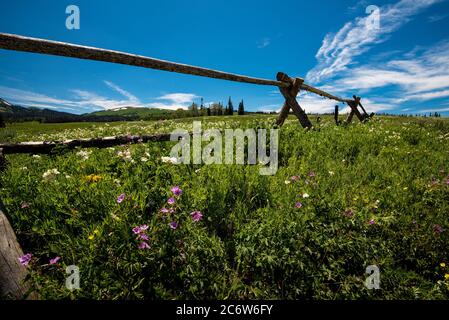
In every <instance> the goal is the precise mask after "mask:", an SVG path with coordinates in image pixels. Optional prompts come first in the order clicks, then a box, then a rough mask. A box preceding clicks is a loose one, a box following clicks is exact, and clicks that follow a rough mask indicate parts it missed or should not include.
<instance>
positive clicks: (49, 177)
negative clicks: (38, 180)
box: [42, 169, 60, 181]
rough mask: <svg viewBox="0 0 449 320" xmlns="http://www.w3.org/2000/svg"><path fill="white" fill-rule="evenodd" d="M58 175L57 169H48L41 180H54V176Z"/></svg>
mask: <svg viewBox="0 0 449 320" xmlns="http://www.w3.org/2000/svg"><path fill="white" fill-rule="evenodd" d="M58 174H60V172H59V171H58V169H50V170H47V171H45V172H44V174H43V175H42V178H44V180H47V181H49V180H53V179H54V178H56V176H57V175H58Z"/></svg>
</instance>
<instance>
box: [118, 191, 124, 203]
mask: <svg viewBox="0 0 449 320" xmlns="http://www.w3.org/2000/svg"><path fill="white" fill-rule="evenodd" d="M123 200H125V194H124V193H122V194H121V195H119V196H118V198H117V203H122V201H123Z"/></svg>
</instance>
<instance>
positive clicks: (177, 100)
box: [147, 93, 198, 110]
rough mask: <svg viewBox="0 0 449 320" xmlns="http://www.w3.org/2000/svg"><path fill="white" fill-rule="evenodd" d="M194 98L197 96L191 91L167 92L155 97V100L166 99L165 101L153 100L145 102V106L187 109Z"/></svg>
mask: <svg viewBox="0 0 449 320" xmlns="http://www.w3.org/2000/svg"><path fill="white" fill-rule="evenodd" d="M196 98H198V96H196V95H195V94H193V93H169V94H165V95H163V96H160V97H158V98H156V99H157V100H166V102H153V103H149V104H147V106H149V107H151V108H158V109H167V110H177V109H184V110H187V109H188V107H189V106H190V105H191V104H192V102H193V101H194V99H196Z"/></svg>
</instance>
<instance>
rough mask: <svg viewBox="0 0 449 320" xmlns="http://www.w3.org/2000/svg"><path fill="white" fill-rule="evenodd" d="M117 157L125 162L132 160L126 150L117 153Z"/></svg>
mask: <svg viewBox="0 0 449 320" xmlns="http://www.w3.org/2000/svg"><path fill="white" fill-rule="evenodd" d="M117 155H118V156H119V157H121V158H122V159H123V160H125V161H128V162H133V158H132V156H131V151H129V150H128V149H127V150H124V151H119V152H117Z"/></svg>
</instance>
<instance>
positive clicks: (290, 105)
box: [276, 72, 312, 128]
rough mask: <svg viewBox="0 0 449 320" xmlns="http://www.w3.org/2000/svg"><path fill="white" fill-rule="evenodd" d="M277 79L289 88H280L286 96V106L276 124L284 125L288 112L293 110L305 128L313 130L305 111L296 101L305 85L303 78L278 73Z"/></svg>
mask: <svg viewBox="0 0 449 320" xmlns="http://www.w3.org/2000/svg"><path fill="white" fill-rule="evenodd" d="M276 79H277V80H278V81H281V82H284V83H287V84H288V87H279V91H281V94H282V95H283V96H284V98H285V102H284V106H283V107H282V109H281V112H280V113H279V117H278V119H277V121H276V123H277V124H278V125H282V124H283V123H284V121H285V119H286V118H287V116H288V112H289V111H290V109H292V110H293V113H294V114H295V115H296V117H297V118H298V120H299V122H300V123H301V125H302V126H303V128H311V127H312V123H311V122H310V120H309V118H308V117H307V114H306V113H305V112H304V110H303V109H301V106H300V105H299V104H298V101H296V96H297V95H298V93H299V89H300V88H301V85H302V84H303V83H304V80H303V79H301V78H295V79H293V78H290V77H289V76H288V75H287V74H285V73H283V72H278V74H277V75H276Z"/></svg>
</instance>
